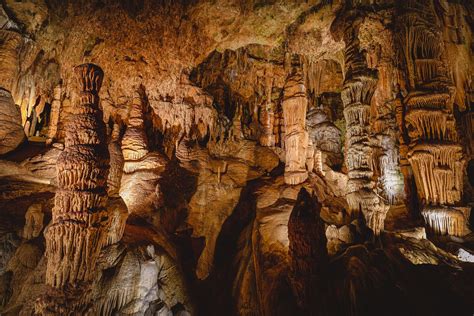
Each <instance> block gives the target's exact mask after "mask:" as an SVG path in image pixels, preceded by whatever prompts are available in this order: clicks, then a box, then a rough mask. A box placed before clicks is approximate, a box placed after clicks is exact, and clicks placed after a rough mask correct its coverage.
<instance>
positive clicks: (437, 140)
mask: <svg viewBox="0 0 474 316" xmlns="http://www.w3.org/2000/svg"><path fill="white" fill-rule="evenodd" d="M434 10H435V9H434V7H433V4H431V3H423V2H421V1H410V2H409V3H408V4H407V6H406V7H405V8H404V10H403V11H402V15H401V18H400V20H399V25H400V28H399V29H400V32H401V33H400V34H399V36H400V44H401V47H402V49H403V56H404V58H405V61H406V64H407V72H408V94H407V96H406V97H405V98H404V99H403V101H402V102H403V105H404V107H405V110H404V111H405V115H404V118H403V119H404V121H405V124H406V125H405V128H406V134H407V136H408V139H409V143H408V144H406V145H407V146H408V152H407V157H408V160H409V162H410V165H411V167H412V170H413V174H414V178H415V180H416V186H417V189H418V196H419V199H420V200H421V201H422V204H423V211H422V214H423V217H424V218H425V222H426V223H427V225H428V226H429V227H430V228H431V229H432V230H433V232H435V233H437V234H450V235H455V236H462V235H464V234H466V221H467V218H466V217H465V216H466V215H467V214H466V212H463V211H462V209H459V210H457V209H456V208H455V207H454V206H455V205H456V204H458V202H459V201H460V200H461V194H462V184H461V183H462V173H463V168H464V167H463V166H464V161H463V153H462V147H461V146H460V145H459V143H458V142H459V138H458V134H457V131H456V121H455V119H454V116H453V102H454V98H455V87H454V86H453V84H452V82H451V79H450V78H449V74H448V73H447V71H448V70H447V69H446V65H445V61H444V60H443V58H444V57H443V56H444V46H443V42H440V41H439V36H440V34H441V33H440V30H439V26H438V25H439V22H438V20H437V17H436V16H435V11H434ZM449 206H451V207H449ZM453 207H454V208H453Z"/></svg>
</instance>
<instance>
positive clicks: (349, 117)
mask: <svg viewBox="0 0 474 316" xmlns="http://www.w3.org/2000/svg"><path fill="white" fill-rule="evenodd" d="M347 22H349V23H345V26H344V35H343V39H344V42H345V44H346V49H345V67H346V75H345V80H344V86H343V90H342V93H341V97H342V101H343V104H344V117H345V121H346V139H345V151H346V154H345V163H346V167H347V170H348V176H349V181H348V183H347V185H348V194H347V196H346V199H347V203H348V205H349V211H350V212H351V213H352V214H354V213H355V214H357V213H358V212H359V211H362V213H363V215H364V217H365V221H366V225H367V227H369V228H370V229H371V230H372V231H373V232H374V233H375V234H376V235H377V234H379V232H380V231H381V230H382V229H383V227H384V221H385V216H386V214H387V211H388V206H387V205H385V204H384V202H383V201H382V200H381V199H380V197H379V196H378V195H377V194H376V193H375V192H374V186H375V183H374V181H373V175H374V173H373V164H372V154H373V152H372V148H371V144H370V134H371V131H370V103H371V100H372V96H373V95H374V92H375V89H376V86H377V71H376V70H373V69H370V68H368V66H367V61H366V58H365V55H364V53H362V51H361V49H360V44H359V38H358V32H359V21H358V20H357V19H350V20H348V21H347Z"/></svg>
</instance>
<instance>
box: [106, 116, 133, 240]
mask: <svg viewBox="0 0 474 316" xmlns="http://www.w3.org/2000/svg"><path fill="white" fill-rule="evenodd" d="M109 155H110V170H109V176H108V179H107V194H108V196H109V199H108V203H107V211H108V214H109V218H110V222H109V227H108V233H107V240H106V242H105V244H104V246H108V245H112V244H115V243H117V242H119V241H120V240H121V239H122V236H123V233H124V231H125V223H126V222H127V218H128V209H127V205H126V204H125V202H124V201H123V199H122V197H120V195H119V191H120V184H121V181H122V173H123V167H124V157H123V154H122V150H121V148H120V125H119V124H117V123H116V124H114V126H113V130H112V135H111V136H110V142H109Z"/></svg>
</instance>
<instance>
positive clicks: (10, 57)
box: [0, 29, 22, 91]
mask: <svg viewBox="0 0 474 316" xmlns="http://www.w3.org/2000/svg"><path fill="white" fill-rule="evenodd" d="M21 42H22V36H21V34H19V33H18V32H16V31H13V30H3V29H0V88H2V89H5V90H8V91H12V90H13V89H14V88H16V80H15V78H17V77H18V72H19V69H20V65H19V49H20V45H21Z"/></svg>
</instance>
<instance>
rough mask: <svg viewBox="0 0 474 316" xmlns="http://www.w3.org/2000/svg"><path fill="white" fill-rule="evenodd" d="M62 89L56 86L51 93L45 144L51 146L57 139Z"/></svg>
mask: <svg viewBox="0 0 474 316" xmlns="http://www.w3.org/2000/svg"><path fill="white" fill-rule="evenodd" d="M61 94H62V87H61V85H57V86H56V87H55V88H54V91H53V101H52V102H51V118H50V123H49V126H48V139H47V140H46V141H47V143H49V144H51V143H52V142H53V141H54V140H55V139H56V137H57V133H58V124H59V116H60V112H61Z"/></svg>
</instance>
